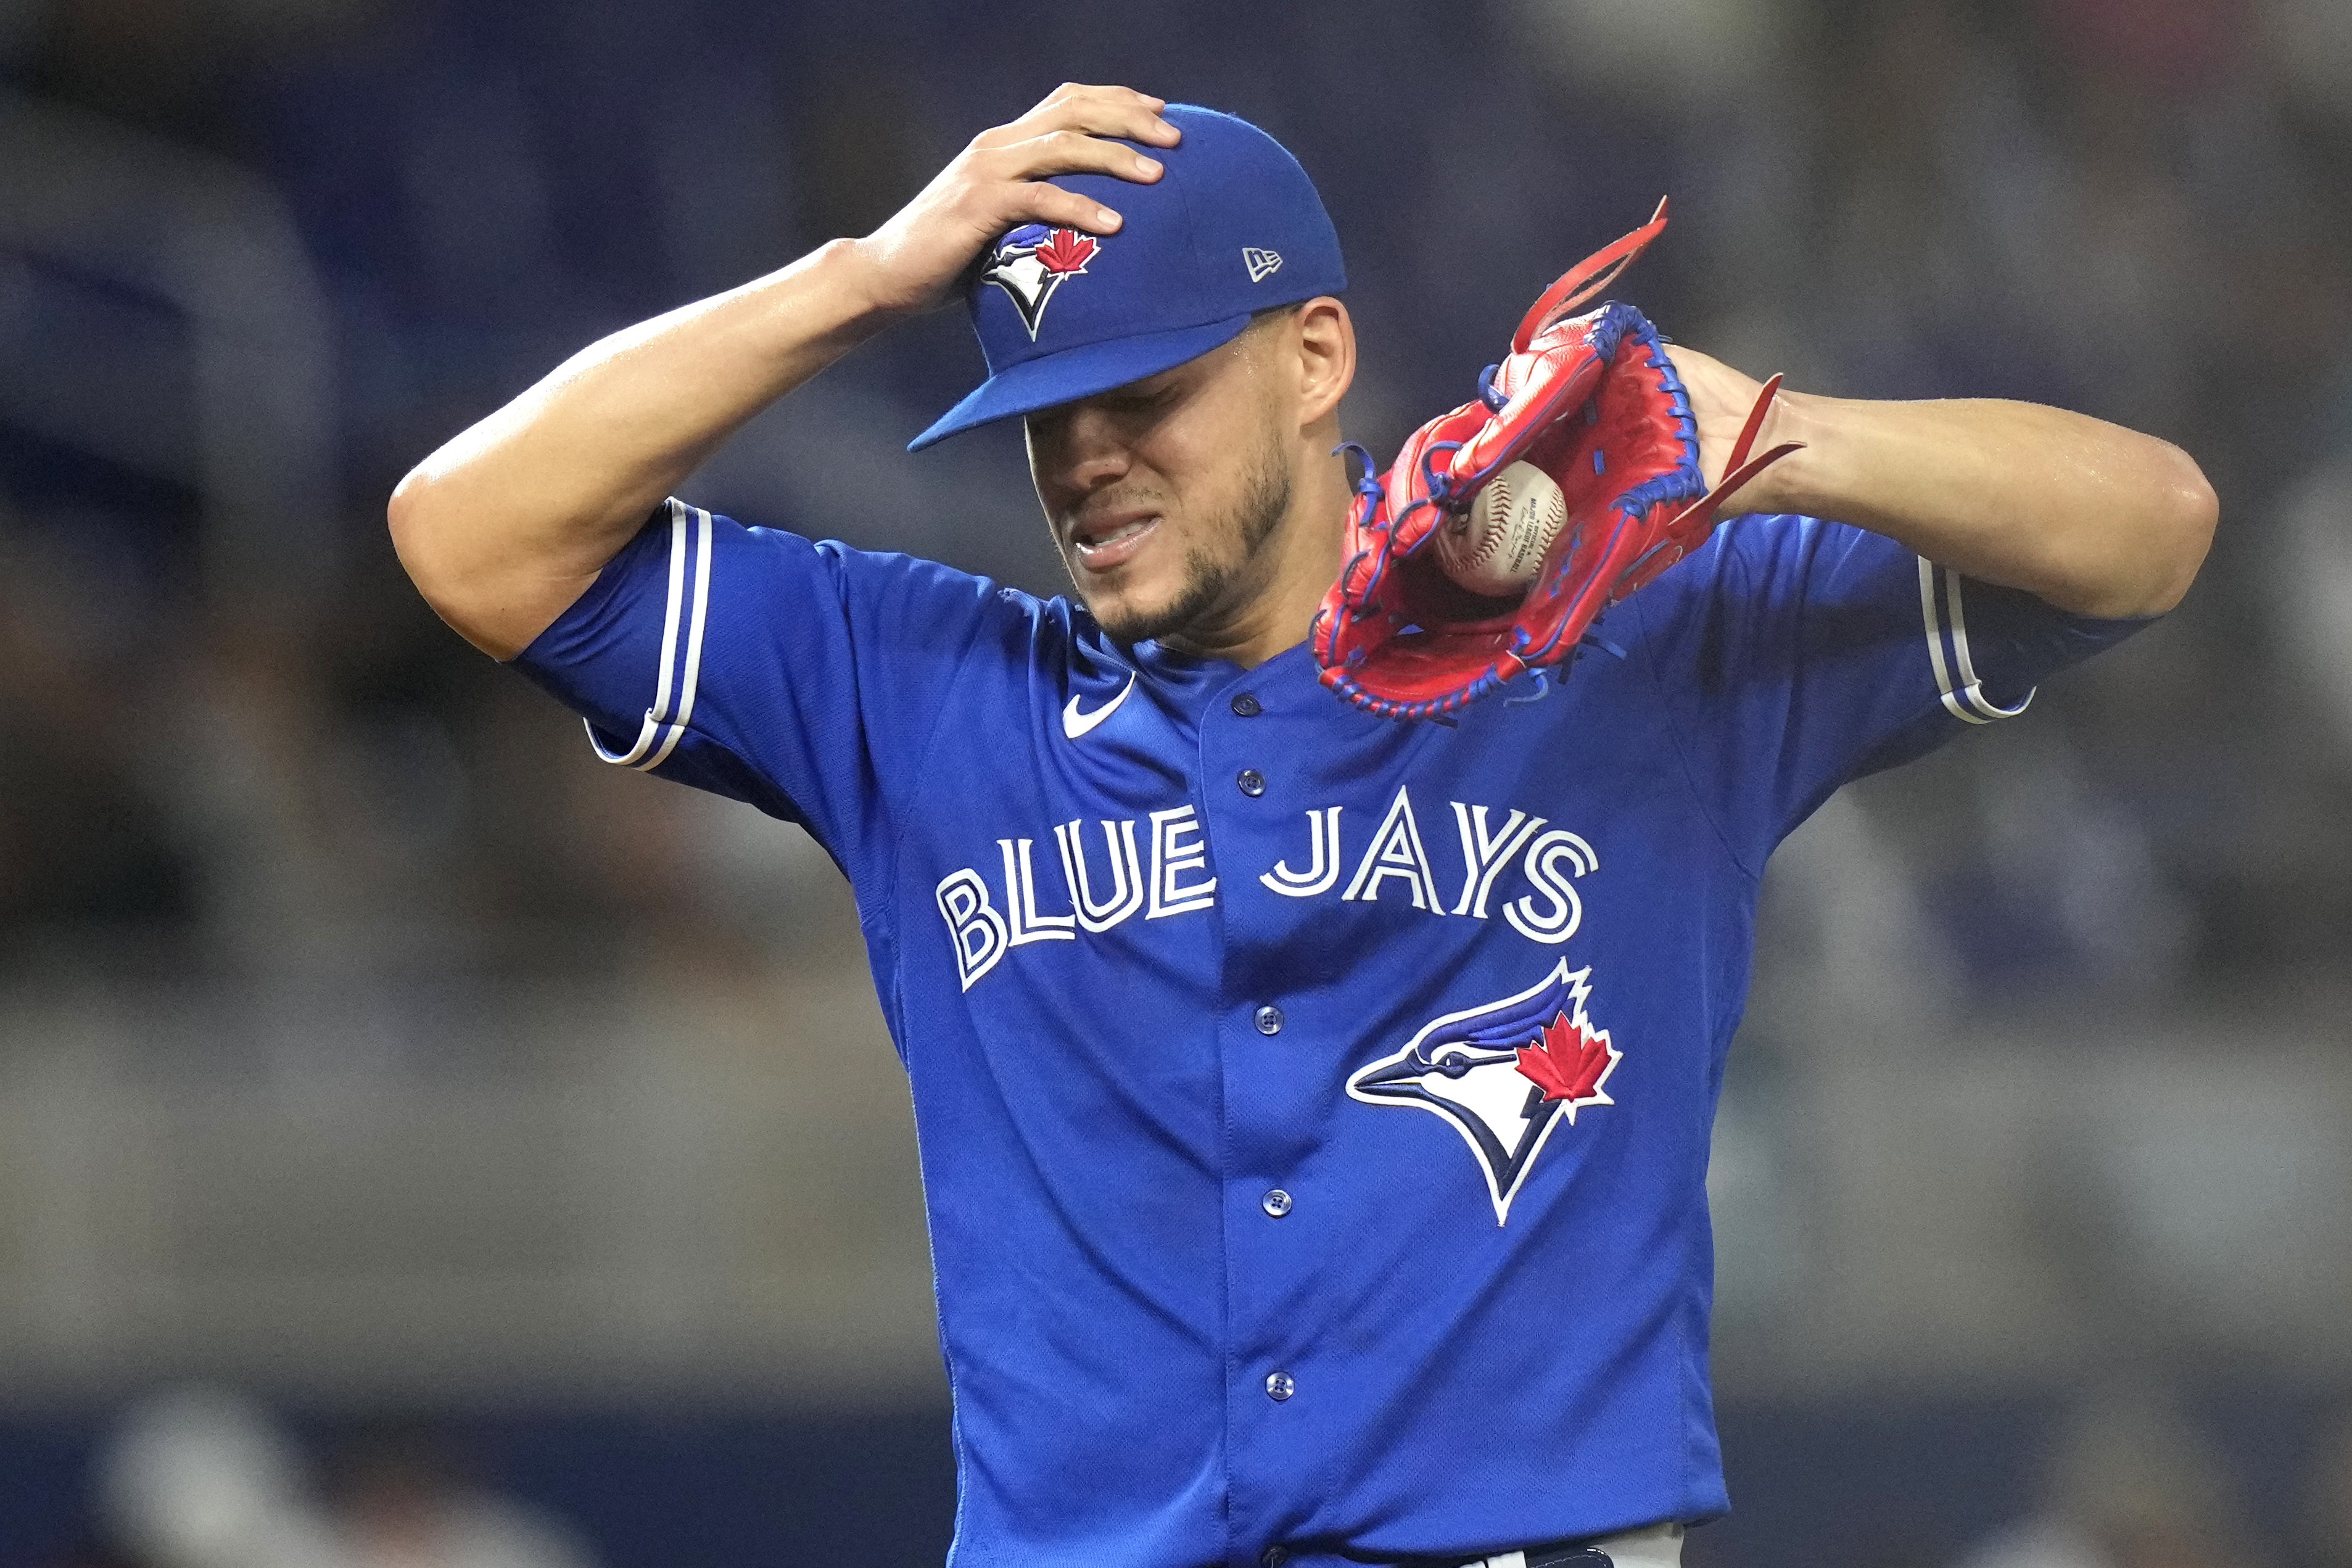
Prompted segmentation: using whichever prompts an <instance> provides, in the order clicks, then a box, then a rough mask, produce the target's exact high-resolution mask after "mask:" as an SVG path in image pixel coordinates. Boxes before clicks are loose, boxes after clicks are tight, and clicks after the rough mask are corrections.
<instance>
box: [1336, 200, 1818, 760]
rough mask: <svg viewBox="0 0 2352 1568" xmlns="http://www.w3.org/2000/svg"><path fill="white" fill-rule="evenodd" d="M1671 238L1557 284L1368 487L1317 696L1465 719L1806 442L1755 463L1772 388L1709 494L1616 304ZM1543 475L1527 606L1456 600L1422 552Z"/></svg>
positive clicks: (1353, 513) (1576, 270) (1772, 384)
mask: <svg viewBox="0 0 2352 1568" xmlns="http://www.w3.org/2000/svg"><path fill="white" fill-rule="evenodd" d="M1665 226H1666V204H1665V203H1664V202H1663V201H1661V202H1660V203H1659V204H1658V210H1657V212H1656V213H1655V214H1654V215H1653V216H1652V217H1651V219H1650V221H1649V222H1648V223H1646V224H1644V225H1643V226H1642V227H1640V228H1638V229H1635V230H1634V231H1633V233H1632V234H1629V235H1627V236H1626V237H1624V238H1622V239H1621V240H1618V241H1617V242H1616V243H1615V244H1613V245H1611V246H1608V247H1605V248H1603V249H1601V250H1600V251H1598V252H1596V253H1595V254H1593V255H1592V256H1590V257H1588V258H1585V259H1584V260H1583V261H1581V262H1580V263H1579V264H1578V265H1576V266H1575V267H1572V268H1570V269H1569V270H1568V271H1567V272H1565V273H1564V274H1562V275H1561V276H1560V278H1559V281H1557V282H1555V283H1554V284H1553V285H1552V286H1551V287H1550V288H1549V289H1545V290H1544V292H1543V296H1542V298H1540V299H1538V300H1537V301H1536V302H1535V304H1534V305H1533V306H1531V307H1529V309H1528V313H1527V315H1526V316H1525V317H1524V318H1523V319H1522V320H1521V321H1520V322H1519V329H1518V331H1517V332H1516V333H1515V334H1514V335H1513V336H1512V339H1511V352H1510V353H1508V354H1507V355H1506V356H1505V357H1504V359H1503V362H1502V363H1500V364H1499V365H1489V366H1488V367H1487V368H1486V374H1483V375H1481V376H1480V377H1479V380H1478V396H1477V397H1476V398H1475V399H1474V400H1473V401H1471V402H1468V403H1465V404H1464V405H1462V406H1461V407H1459V408H1456V409H1454V411H1453V412H1452V413H1450V414H1443V415H1440V416H1438V417H1436V418H1435V419H1433V420H1431V421H1430V422H1429V423H1428V424H1426V425H1424V426H1422V427H1421V428H1420V429H1419V430H1416V431H1415V432H1413V434H1412V437H1411V438H1409V439H1408V440H1407V441H1406V442H1405V444H1404V447H1403V448H1402V450H1401V451H1399V452H1398V454H1397V459H1396V462H1395V464H1394V465H1393V466H1392V467H1391V468H1390V469H1389V473H1388V479H1387V482H1386V483H1385V484H1383V483H1382V482H1381V480H1380V479H1378V478H1376V477H1375V476H1374V474H1373V473H1372V472H1371V459H1370V455H1369V454H1367V453H1365V452H1364V451H1363V449H1362V448H1361V447H1357V448H1356V451H1357V453H1358V455H1359V456H1360V457H1361V458H1363V459H1364V467H1365V470H1366V471H1365V474H1364V477H1363V478H1362V479H1360V481H1358V483H1357V486H1356V500H1355V504H1354V506H1353V507H1352V508H1350V510H1349V515H1348V545H1347V564H1346V565H1345V566H1343V567H1341V568H1340V571H1339V580H1338V581H1337V582H1335V583H1333V584H1331V590H1330V592H1329V593H1328V594H1327V595H1324V598H1323V605H1322V608H1321V609H1319V610H1318V611H1317V612H1316V616H1315V623H1314V626H1313V627H1312V628H1311V629H1310V631H1309V632H1308V634H1307V641H1308V644H1309V646H1310V647H1312V648H1313V650H1314V654H1315V661H1316V663H1317V664H1318V665H1319V666H1321V667H1322V671H1323V673H1322V677H1321V679H1322V681H1323V684H1324V685H1326V686H1328V687H1329V688H1331V689H1333V690H1334V691H1337V692H1339V694H1340V695H1341V696H1343V697H1345V698H1347V699H1348V700H1349V701H1350V702H1353V703H1355V704H1356V705H1357V706H1359V707H1361V708H1365V709H1369V710H1371V711H1372V712H1375V713H1379V714H1381V715H1383V716H1385V717H1388V718H1395V719H1417V718H1427V717H1430V716H1432V715H1434V714H1440V713H1444V712H1446V711H1448V710H1451V709H1454V708H1458V707H1460V706H1461V705H1462V704H1463V703H1465V702H1467V701H1469V700H1471V699H1472V698H1474V697H1476V696H1478V695H1479V694H1480V693H1481V692H1484V691H1486V690H1488V689H1491V688H1493V687H1496V686H1499V685H1501V684H1502V683H1503V682H1505V681H1507V680H1509V679H1512V678H1513V677H1514V676H1517V674H1519V673H1520V672H1521V671H1523V670H1528V669H1536V668H1545V667H1547V666H1559V665H1564V664H1566V663H1567V662H1568V661H1569V660H1570V659H1571V658H1574V657H1575V655H1576V652H1577V649H1578V647H1579V645H1580V642H1581V641H1582V639H1583V638H1584V636H1585V634H1586V632H1587V631H1588V630H1589V629H1591V626H1593V624H1594V623H1595V622H1596V621H1598V620H1599V618H1600V616H1601V612H1602V611H1603V610H1605V609H1607V608H1608V607H1609V606H1610V605H1613V604H1615V603H1616V602H1617V601H1618V600H1620V599H1622V598H1623V597H1624V596H1625V595H1628V594H1630V593H1632V592H1633V590H1634V589H1636V588H1638V587H1640V586H1641V585H1642V584H1644V583H1646V582H1648V581H1649V580H1650V579H1651V578H1653V577H1654V576H1656V575H1657V574H1659V573H1661V572H1663V571H1664V570H1665V569H1666V568H1667V567H1669V566H1671V565H1673V564H1674V563H1675V562H1677V561H1679V560H1681V559H1682V558H1683V556H1684V555H1685V553H1686V552H1688V551H1689V550H1690V549H1691V548H1692V547H1694V546H1695V545H1696V544H1697V543H1698V542H1700V541H1702V540H1704V539H1705V538H1706V535H1707V534H1708V532H1709V531H1711V530H1712V529H1713V526H1714V524H1713V522H1712V521H1711V520H1712V519H1713V517H1714V513H1715V506H1716V503H1717V501H1719V500H1722V499H1723V497H1725V496H1726V495H1728V494H1729V493H1730V492H1731V491H1733V490H1735V489H1738V488H1739V487H1740V486H1741V485H1744V484H1746V483H1747V482H1748V480H1749V479H1754V478H1755V477H1756V476H1757V475H1758V474H1759V473H1760V472H1762V471H1763V469H1764V468H1766V467H1767V466H1769V465H1770V464H1772V463H1774V462H1777V461H1779V460H1780V458H1784V457H1786V456H1788V455H1789V454H1790V452H1793V451H1795V450H1796V449H1797V447H1799V446H1801V444H1802V443H1800V442H1790V443H1789V444H1787V445H1784V446H1780V447H1774V448H1772V450H1770V451H1769V452H1766V453H1763V454H1762V455H1760V456H1759V457H1756V458H1750V457H1749V456H1748V448H1749V447H1751V446H1753V445H1754V444H1755V440H1756V433H1757V431H1758V430H1759V428H1760V427H1761V426H1762V425H1763V423H1764V415H1765V411H1766V410H1767V409H1769V407H1770V406H1771V404H1772V395H1773V393H1774V392H1775V391H1777V390H1778V389H1779V387H1780V377H1779V376H1777V375H1776V376H1774V377H1773V378H1772V379H1771V380H1770V381H1769V382H1767V383H1765V384H1764V390H1763V393H1762V395H1760V396H1759V397H1758V399H1757V401H1756V406H1755V407H1754V408H1753V409H1752V410H1750V411H1749V413H1748V423H1747V426H1746V428H1745V429H1743V430H1742V431H1741V432H1740V435H1739V440H1738V444H1737V445H1736V446H1735V447H1733V449H1732V452H1731V456H1730V460H1729V461H1728V462H1727V463H1726V464H1725V466H1724V475H1723V479H1722V481H1721V482H1720V483H1719V484H1717V486H1716V487H1715V488H1714V489H1711V490H1710V489H1707V486H1706V480H1705V479H1703V478H1702V477H1701V474H1700V471H1699V453H1698V427H1697V425H1696V423H1695V422H1694V420H1693V419H1692V416H1691V407H1690V399H1689V397H1688V396H1687V395H1685V392H1684V390H1683V384H1682V382H1681V381H1680V379H1679V378H1677V377H1676V376H1675V368H1674V365H1673V363H1672V362H1670V361H1669V360H1668V359H1667V358H1666V354H1665V350H1664V347H1663V346H1662V340H1661V339H1660V338H1659V336H1658V332H1657V329H1656V328H1654V327H1653V326H1651V325H1650V323H1649V322H1648V321H1645V320H1643V316H1642V313H1641V312H1640V311H1639V310H1634V309H1633V307H1632V306H1631V305H1622V304H1618V303H1616V302H1614V301H1612V302H1610V303H1607V304H1604V305H1602V306H1601V308H1600V309H1599V310H1593V311H1591V312H1590V313H1589V314H1586V315H1581V316H1578V315H1572V314H1571V313H1570V312H1572V311H1573V310H1576V308H1577V307H1578V306H1580V305H1581V304H1583V303H1584V302H1585V301H1586V300H1589V299H1591V297H1592V296H1593V295H1595V294H1597V293H1599V292H1600V291H1601V289H1605V288H1607V287H1608V286H1609V285H1610V283H1611V282H1612V281H1613V280H1614V279H1616V277H1617V275H1618V274H1619V273H1620V272H1622V271H1623V270H1624V268H1625V267H1626V265H1627V264H1628V263H1630V262H1631V261H1632V260H1633V258H1635V257H1636V256H1639V255H1640V254H1641V253H1642V251H1643V248H1644V247H1647V246H1648V245H1649V243H1650V241H1651V240H1653V239H1654V238H1656V237H1658V234H1659V232H1660V231H1661V230H1663V229H1664V227H1665ZM1519 461H1525V462H1528V463H1532V464H1534V465H1535V466H1536V467H1538V468H1541V469H1542V470H1543V471H1544V472H1545V473H1546V474H1548V475H1549V476H1550V478H1551V479H1552V480H1553V482H1554V483H1556V484H1558V485H1559V488H1560V492H1561V495H1562V497H1563V498H1564V499H1565V500H1566V501H1567V521H1565V522H1563V523H1562V524H1561V525H1560V530H1559V534H1558V535H1557V536H1556V537H1555V538H1554V539H1553V540H1552V542H1551V545H1550V547H1549V549H1548V550H1546V551H1545V552H1544V556H1543V561H1542V563H1541V564H1540V565H1539V566H1538V568H1537V572H1536V577H1535V581H1534V583H1533V584H1530V585H1529V587H1528V591H1527V594H1526V595H1525V596H1524V597H1523V598H1521V599H1520V600H1519V601H1518V603H1517V604H1516V605H1513V604H1511V603H1510V602H1509V601H1507V600H1496V599H1488V598H1481V597H1478V596H1476V595H1472V594H1470V593H1469V592H1468V591H1466V590H1465V589H1464V588H1462V587H1460V586H1458V585H1457V584H1454V581H1453V580H1452V579H1451V578H1449V577H1447V576H1446V575H1445V574H1444V571H1443V570H1442V569H1441V568H1440V567H1439V565H1438V563H1437V560H1436V552H1435V551H1433V550H1427V549H1424V548H1423V546H1425V545H1427V544H1428V543H1429V542H1430V541H1431V540H1432V539H1433V538H1434V537H1435V536H1436V533H1437V530H1438V527H1439V525H1440V524H1441V523H1443V522H1444V521H1445V520H1446V518H1447V517H1448V516H1449V515H1459V514H1460V513H1462V512H1464V511H1465V510H1468V508H1469V506H1470V502H1471V499H1472V498H1473V497H1474V496H1475V495H1476V494H1477V493H1478V490H1479V489H1480V488H1481V487H1482V486H1484V485H1485V484H1486V481H1487V480H1488V479H1492V478H1493V477H1494V476H1495V475H1496V473H1498V472H1500V471H1501V470H1502V469H1503V468H1505V467H1506V466H1507V465H1508V464H1510V463H1513V462H1519Z"/></svg>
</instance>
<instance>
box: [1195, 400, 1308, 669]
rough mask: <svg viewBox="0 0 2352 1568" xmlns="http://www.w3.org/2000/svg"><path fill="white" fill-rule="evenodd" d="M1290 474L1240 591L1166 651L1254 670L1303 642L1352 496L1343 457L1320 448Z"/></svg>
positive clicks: (1198, 622) (1197, 623)
mask: <svg viewBox="0 0 2352 1568" xmlns="http://www.w3.org/2000/svg"><path fill="white" fill-rule="evenodd" d="M1336 439H1337V437H1336V436H1335V437H1331V440H1336ZM1330 444H1331V443H1330V440H1326V441H1324V442H1323V443H1322V445H1323V446H1324V447H1328V446H1329V445H1330ZM1293 472H1294V474H1295V476H1296V477H1295V480H1294V483H1293V484H1292V487H1291V492H1290V506H1289V508H1288V509H1287V510H1286V511H1285V512H1284V513H1283V517H1282V521H1281V523H1280V524H1279V525H1278V526H1277V527H1276V529H1275V531H1274V532H1273V533H1272V534H1271V535H1269V536H1268V537H1267V539H1266V542H1265V547H1264V549H1263V550H1262V551H1261V552H1259V555H1258V559H1257V562H1256V563H1255V565H1256V568H1257V569H1256V570H1255V571H1253V572H1251V573H1249V574H1248V580H1247V581H1246V582H1244V584H1242V585H1241V586H1242V589H1243V591H1242V592H1241V593H1239V594H1237V595H1234V603H1233V605H1231V606H1230V607H1229V608H1227V609H1225V610H1223V612H1222V613H1213V614H1211V615H1210V616H1206V617H1204V618H1203V619H1202V620H1200V621H1196V622H1194V623H1193V624H1192V626H1187V627H1185V628H1184V630H1182V631H1181V632H1176V633H1171V635H1170V636H1168V637H1164V638H1162V639H1161V640H1162V641H1163V643H1165V645H1166V646H1168V647H1173V648H1177V649H1180V650H1181V651H1183V652H1185V653H1192V654H1199V655H1202V657H1204V658H1222V659H1229V660H1231V661H1232V662H1234V664H1238V665H1240V666H1241V667H1242V668H1244V669H1254V668H1256V667H1257V666H1259V665H1261V664H1264V663H1265V661H1266V660H1267V659H1269V658H1273V657H1274V656H1275V655H1276V654H1278V653H1281V652H1284V651H1285V650H1286V649H1288V648H1291V647H1296V646H1297V645H1298V644H1299V643H1302V642H1304V641H1306V640H1307V627H1308V626H1309V624H1310V623H1312V622H1313V620H1314V619H1315V612H1316V610H1317V608H1318V606H1320V605H1322V603H1323V595H1324V594H1325V593H1327V592H1328V590H1329V589H1330V586H1331V584H1332V583H1333V581H1334V580H1336V579H1337V578H1338V577H1339V560H1340V552H1341V550H1342V549H1343V548H1344V546H1345V544H1346V542H1347V522H1348V505H1349V501H1350V500H1352V499H1353V492H1352V491H1351V490H1350V489H1349V488H1348V468H1347V459H1346V458H1343V457H1340V456H1338V455H1328V456H1327V455H1326V454H1325V453H1324V452H1322V451H1317V452H1316V453H1315V454H1314V456H1312V457H1311V458H1308V459H1307V461H1306V462H1304V463H1302V464H1300V465H1299V466H1298V468H1296V469H1294V470H1293Z"/></svg>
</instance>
